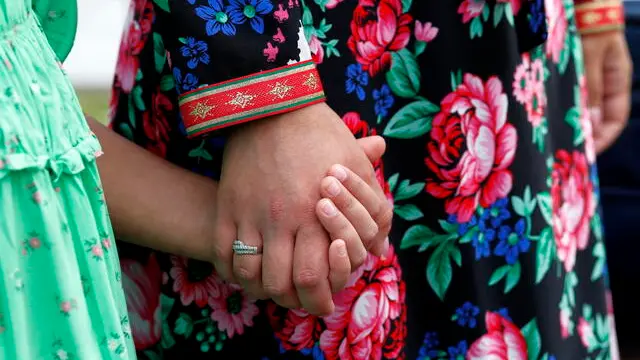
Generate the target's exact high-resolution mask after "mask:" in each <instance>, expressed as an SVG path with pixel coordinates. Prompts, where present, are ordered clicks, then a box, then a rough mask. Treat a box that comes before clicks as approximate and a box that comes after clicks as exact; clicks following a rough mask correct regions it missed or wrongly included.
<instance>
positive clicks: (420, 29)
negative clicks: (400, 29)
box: [413, 20, 438, 42]
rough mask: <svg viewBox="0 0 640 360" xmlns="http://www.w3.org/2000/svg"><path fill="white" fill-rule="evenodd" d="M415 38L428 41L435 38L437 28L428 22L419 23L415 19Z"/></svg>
mask: <svg viewBox="0 0 640 360" xmlns="http://www.w3.org/2000/svg"><path fill="white" fill-rule="evenodd" d="M413 32H414V35H415V37H416V40H418V41H424V42H429V41H431V40H433V39H435V38H436V36H437V35H438V28H437V27H435V26H432V25H431V23H430V22H428V23H424V24H423V23H421V22H420V21H418V20H416V24H415V29H414V30H413Z"/></svg>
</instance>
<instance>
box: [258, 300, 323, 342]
mask: <svg viewBox="0 0 640 360" xmlns="http://www.w3.org/2000/svg"><path fill="white" fill-rule="evenodd" d="M267 315H268V317H269V321H270V323H271V327H272V328H273V329H274V330H275V335H276V337H277V338H278V340H280V344H281V345H282V348H283V349H285V350H287V351H289V350H296V351H300V350H303V349H310V348H312V347H313V346H314V345H315V344H316V343H317V342H318V341H319V340H320V335H321V334H322V331H323V323H322V320H321V318H319V317H317V316H314V315H310V314H309V313H307V312H306V311H304V310H295V309H294V310H288V309H285V308H282V307H279V306H278V305H276V303H274V302H269V304H268V305H267Z"/></svg>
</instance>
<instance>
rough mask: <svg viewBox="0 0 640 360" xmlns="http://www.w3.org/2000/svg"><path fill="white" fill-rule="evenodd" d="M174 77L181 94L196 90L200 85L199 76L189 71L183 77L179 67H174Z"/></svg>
mask: <svg viewBox="0 0 640 360" xmlns="http://www.w3.org/2000/svg"><path fill="white" fill-rule="evenodd" d="M173 78H174V80H175V81H176V89H178V93H179V94H182V93H184V92H187V91H191V90H194V89H195V88H196V87H197V86H198V77H197V76H195V75H193V74H189V73H187V74H186V75H185V76H184V78H183V77H182V71H180V69H178V68H177V67H174V68H173Z"/></svg>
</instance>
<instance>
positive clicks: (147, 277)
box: [120, 254, 162, 350]
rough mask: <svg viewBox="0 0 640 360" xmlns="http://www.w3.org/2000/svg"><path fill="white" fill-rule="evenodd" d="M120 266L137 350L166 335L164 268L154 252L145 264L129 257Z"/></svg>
mask: <svg viewBox="0 0 640 360" xmlns="http://www.w3.org/2000/svg"><path fill="white" fill-rule="evenodd" d="M120 265H121V268H122V287H123V288H124V292H125V295H126V297H127V308H128V310H129V321H130V323H131V332H132V334H133V340H134V343H135V345H136V349H137V350H144V349H146V348H148V347H151V346H153V345H155V344H156V343H157V342H158V341H160V336H161V334H162V311H161V308H160V287H161V286H162V271H161V270H160V265H159V264H158V261H157V260H156V257H155V255H154V254H151V256H149V259H148V260H147V264H146V265H145V266H143V265H142V264H140V263H139V262H137V261H133V260H130V259H125V258H123V259H121V260H120Z"/></svg>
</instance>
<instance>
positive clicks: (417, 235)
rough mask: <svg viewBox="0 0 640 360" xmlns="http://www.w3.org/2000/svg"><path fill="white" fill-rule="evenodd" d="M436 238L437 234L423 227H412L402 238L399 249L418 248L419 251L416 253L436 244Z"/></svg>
mask: <svg viewBox="0 0 640 360" xmlns="http://www.w3.org/2000/svg"><path fill="white" fill-rule="evenodd" d="M438 237H439V236H438V234H436V233H435V232H433V231H432V230H431V229H429V228H428V227H427V226H425V225H413V226H412V227H410V228H409V229H408V230H407V231H406V232H405V233H404V236H402V241H400V249H402V250H406V249H408V248H410V247H413V246H419V247H420V249H419V250H418V251H424V250H427V249H428V248H429V246H431V245H433V244H434V243H436V242H438Z"/></svg>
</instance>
